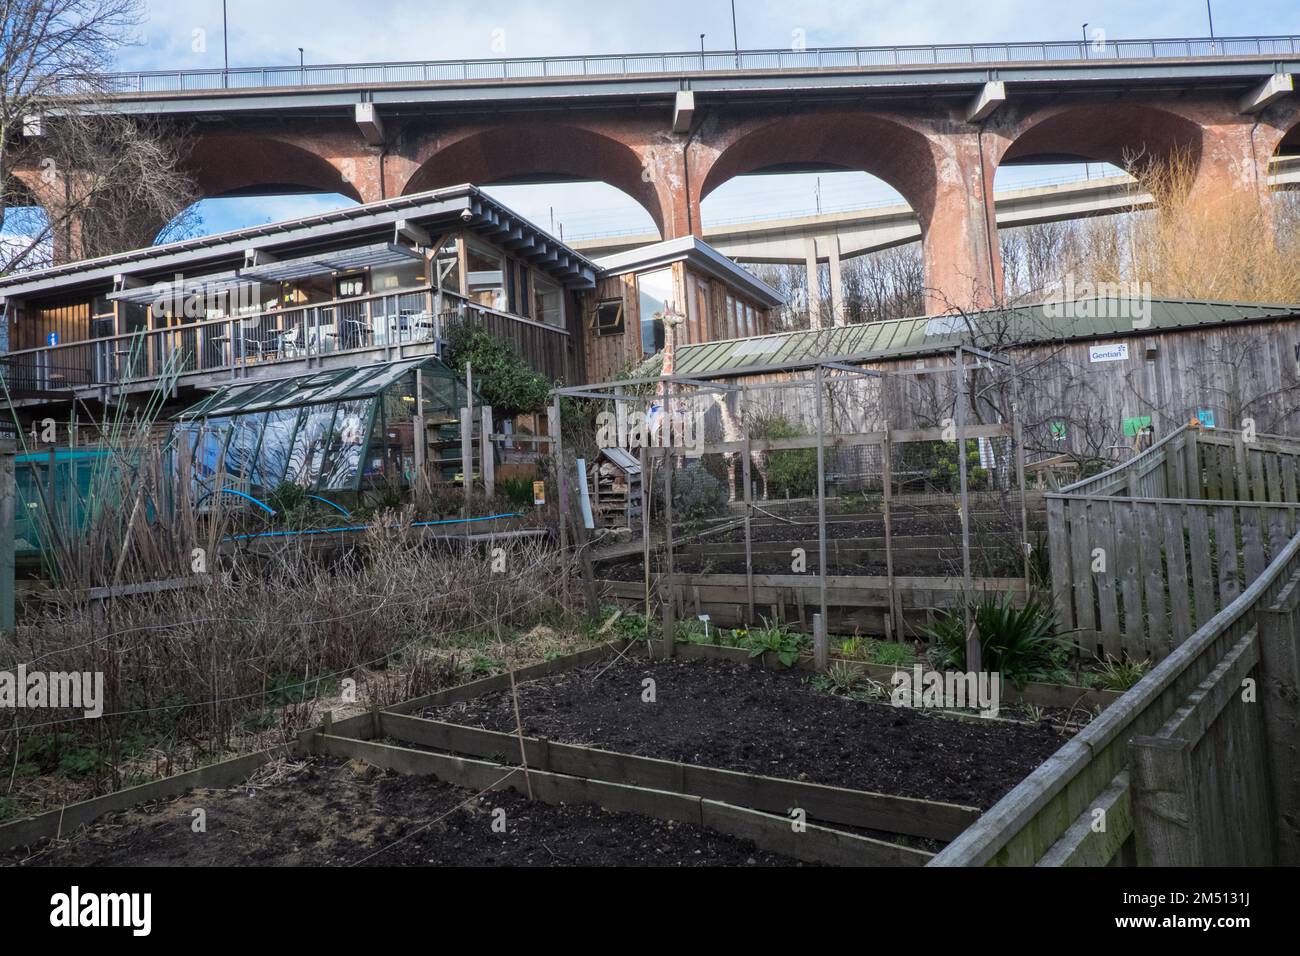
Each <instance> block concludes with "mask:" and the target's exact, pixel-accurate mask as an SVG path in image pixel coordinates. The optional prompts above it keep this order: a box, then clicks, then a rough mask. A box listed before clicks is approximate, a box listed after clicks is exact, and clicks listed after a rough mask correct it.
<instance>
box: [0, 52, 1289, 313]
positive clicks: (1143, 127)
mask: <svg viewBox="0 0 1300 956" xmlns="http://www.w3.org/2000/svg"><path fill="white" fill-rule="evenodd" d="M1294 73H1300V38H1296V37H1247V38H1216V39H1188V40H1131V41H1110V42H1108V43H1105V44H1100V45H1093V44H1087V43H1078V42H1074V43H1036V44H1034V43H1031V44H985V45H968V46H931V47H888V48H883V47H882V48H854V49H836V50H793V51H791V50H784V51H771V50H769V51H742V52H740V53H737V54H732V53H727V54H717V53H715V54H704V55H700V54H653V55H627V56H612V57H577V58H546V59H540V60H538V59H534V60H473V61H455V62H450V63H415V64H410V63H407V64H357V65H333V66H320V67H317V66H313V67H303V68H301V69H299V68H296V67H294V68H280V67H268V68H264V69H262V68H258V69H252V70H242V69H241V70H231V71H228V72H223V71H221V70H216V71H189V72H179V73H178V72H159V73H134V74H122V75H118V76H115V77H112V78H111V84H112V85H113V86H114V88H116V89H118V90H120V92H118V93H116V94H114V96H113V99H112V104H113V105H114V107H115V108H117V109H119V110H121V111H123V112H129V113H135V114H140V115H150V116H158V117H162V118H163V119H164V120H165V121H167V122H169V123H171V124H172V128H173V129H174V130H175V135H177V136H178V137H184V138H186V139H187V140H188V141H189V143H190V146H191V150H190V155H191V156H192V157H193V160H192V165H193V171H194V174H195V178H196V180H197V181H198V183H199V186H200V189H201V191H202V193H203V194H204V195H205V196H215V195H230V194H236V193H241V192H242V193H256V192H258V191H266V190H268V189H271V188H277V189H283V188H293V189H303V190H317V191H332V192H340V193H343V194H345V195H349V196H352V197H354V198H358V199H361V200H364V201H369V200H376V199H381V198H386V197H389V196H395V195H401V194H408V193H412V192H417V191H420V190H424V189H431V188H437V187H442V186H449V185H454V184H457V183H460V182H466V181H469V182H473V183H475V184H477V185H490V184H493V183H502V182H553V181H560V180H565V179H569V180H598V181H603V182H607V183H610V184H611V185H613V186H615V187H616V188H619V189H621V190H623V191H624V192H626V193H627V194H628V195H630V196H631V197H632V198H634V199H635V200H636V201H637V202H639V203H640V204H641V205H642V206H644V207H645V208H646V210H647V211H648V212H649V214H650V216H651V218H652V220H653V221H654V222H655V224H656V226H657V228H658V229H659V230H660V232H661V234H662V236H663V237H664V238H675V237H678V236H683V235H689V234H694V235H702V234H703V233H704V231H705V230H704V228H703V224H702V221H701V217H700V204H701V202H702V201H703V199H704V197H705V196H707V195H708V194H709V193H710V192H712V191H713V190H714V189H716V188H718V187H719V186H721V185H722V184H723V183H725V182H726V181H727V180H729V179H730V178H732V177H734V176H741V175H747V174H750V173H761V172H771V171H782V170H786V171H794V170H824V169H847V170H862V171H865V172H868V173H870V174H872V175H874V176H877V177H879V178H880V179H881V180H883V181H884V182H886V183H888V184H889V185H890V186H892V187H893V188H894V189H896V190H897V191H898V192H899V193H900V194H901V195H902V196H903V197H904V198H905V200H906V201H907V203H908V206H909V208H910V210H911V212H912V214H913V215H914V217H915V223H914V224H905V223H904V222H903V221H902V220H903V217H902V216H901V214H900V216H899V221H898V223H897V224H896V225H897V227H898V228H899V229H900V230H904V231H905V230H909V229H910V230H911V232H910V233H909V235H910V236H913V237H914V236H916V235H917V234H918V233H919V236H920V239H921V243H922V253H923V259H924V262H925V268H926V284H927V288H928V289H929V290H930V292H929V295H930V298H931V302H930V303H929V304H930V305H932V306H934V307H936V308H939V309H941V308H942V307H944V306H946V305H947V304H949V303H957V304H961V305H966V306H979V305H984V304H987V303H988V302H989V301H990V299H991V295H992V290H994V289H999V288H1000V287H1001V282H1002V275H1001V273H1002V268H1001V262H1000V259H999V255H998V249H997V242H996V227H997V219H996V218H995V211H994V199H993V193H992V183H993V181H994V175H995V173H996V171H997V169H998V167H999V166H1001V165H1003V164H1013V163H1019V164H1027V163H1041V162H1055V161H1066V160H1090V161H1097V162H1108V163H1112V164H1114V165H1116V166H1121V167H1126V168H1127V166H1129V165H1133V166H1134V172H1135V173H1136V174H1137V176H1138V178H1139V180H1140V179H1141V178H1142V175H1143V173H1144V171H1145V166H1146V165H1148V164H1150V163H1154V162H1159V161H1161V160H1164V159H1167V158H1168V157H1170V156H1171V155H1173V154H1175V153H1179V154H1185V155H1186V156H1187V157H1188V158H1189V159H1190V161H1191V163H1192V164H1193V166H1194V169H1195V176H1196V180H1195V185H1194V193H1195V195H1196V196H1197V197H1198V199H1204V200H1205V201H1212V200H1213V199H1214V198H1215V197H1218V196H1225V195H1234V194H1246V195H1254V196H1258V195H1261V194H1263V193H1264V192H1265V191H1266V190H1267V188H1268V186H1267V179H1268V169H1267V164H1268V162H1269V160H1270V159H1271V157H1273V156H1274V155H1290V154H1293V153H1300V132H1298V128H1300V98H1297V97H1296V96H1295V95H1294V92H1293V81H1292V75H1293V74H1294ZM59 108H60V105H59V104H58V103H57V102H52V103H51V104H50V109H49V112H50V113H51V114H56V113H57V112H58V110H59ZM39 126H40V124H39V123H36V124H33V128H39ZM38 152H39V151H38V150H33V151H31V153H32V154H33V155H38ZM1135 157H1136V158H1137V161H1136V163H1135V164H1134V163H1132V162H1131V161H1133V160H1134V158H1135ZM16 174H17V175H18V176H19V178H21V179H23V181H24V182H25V183H26V184H27V185H28V187H29V189H30V191H31V192H32V194H33V195H34V196H35V198H36V201H37V202H40V203H41V204H45V205H54V206H57V204H58V203H59V201H60V199H59V194H58V191H57V190H49V189H43V188H42V183H41V181H40V177H39V175H38V170H37V169H35V168H31V169H27V168H23V167H22V165H21V164H19V168H18V169H17V171H16ZM899 241H906V240H904V239H901V238H900V240H899ZM813 251H814V254H815V255H819V256H820V255H824V253H821V252H820V251H818V250H816V249H814V250H813ZM74 253H75V249H71V248H69V249H64V250H62V254H64V255H73V254H74Z"/></svg>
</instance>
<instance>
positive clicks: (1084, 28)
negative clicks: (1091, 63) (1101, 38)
mask: <svg viewBox="0 0 1300 956" xmlns="http://www.w3.org/2000/svg"><path fill="white" fill-rule="evenodd" d="M1079 30H1080V31H1081V32H1082V33H1083V58H1084V59H1085V60H1086V59H1088V24H1086V23H1085V24H1084V25H1083V26H1081V27H1080V28H1079Z"/></svg>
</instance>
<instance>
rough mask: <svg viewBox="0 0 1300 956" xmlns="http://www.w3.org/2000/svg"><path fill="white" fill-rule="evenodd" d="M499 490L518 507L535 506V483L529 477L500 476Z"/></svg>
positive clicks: (498, 481)
mask: <svg viewBox="0 0 1300 956" xmlns="http://www.w3.org/2000/svg"><path fill="white" fill-rule="evenodd" d="M497 491H498V492H500V493H501V494H503V495H505V497H506V500H508V501H509V502H510V503H511V504H512V505H515V506H516V507H519V508H531V507H532V506H533V483H532V481H531V480H530V479H528V478H500V479H498V480H497Z"/></svg>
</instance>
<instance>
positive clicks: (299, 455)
mask: <svg viewBox="0 0 1300 956" xmlns="http://www.w3.org/2000/svg"><path fill="white" fill-rule="evenodd" d="M336 408H337V406H336V405H335V404H334V403H333V402H330V403H329V404H327V405H312V406H310V407H308V408H306V409H304V412H303V419H302V423H301V424H300V425H299V426H298V434H297V435H295V436H294V439H293V448H292V450H291V451H290V452H289V467H288V470H287V471H285V473H284V480H285V483H286V484H294V485H298V486H299V487H301V488H315V487H316V484H317V482H319V481H320V476H321V468H322V466H323V464H324V460H325V443H326V442H327V441H328V439H329V432H330V425H331V424H332V423H333V421H334V412H335V409H336Z"/></svg>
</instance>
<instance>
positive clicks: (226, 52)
mask: <svg viewBox="0 0 1300 956" xmlns="http://www.w3.org/2000/svg"><path fill="white" fill-rule="evenodd" d="M229 72H230V40H229V38H228V31H227V29H226V0H221V85H222V86H225V85H226V84H227V82H228V80H227V77H226V74H227V73H229Z"/></svg>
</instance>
